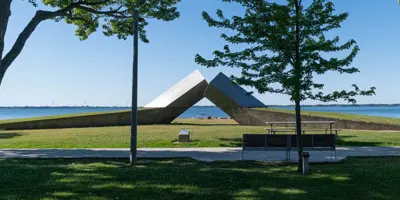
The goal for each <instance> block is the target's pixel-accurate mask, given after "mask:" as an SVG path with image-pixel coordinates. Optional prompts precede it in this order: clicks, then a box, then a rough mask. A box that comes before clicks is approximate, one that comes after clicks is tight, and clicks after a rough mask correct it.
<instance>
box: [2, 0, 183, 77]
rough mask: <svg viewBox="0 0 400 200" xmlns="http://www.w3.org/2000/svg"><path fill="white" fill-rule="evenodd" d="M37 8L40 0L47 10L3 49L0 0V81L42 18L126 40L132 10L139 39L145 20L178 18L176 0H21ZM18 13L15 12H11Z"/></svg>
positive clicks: (6, 7)
mask: <svg viewBox="0 0 400 200" xmlns="http://www.w3.org/2000/svg"><path fill="white" fill-rule="evenodd" d="M18 1H20V0H18ZM25 1H26V2H27V3H31V4H32V5H33V6H35V7H38V5H39V4H40V3H42V4H44V5H45V6H47V7H49V10H48V11H46V10H37V11H36V13H35V15H34V16H33V17H32V19H31V20H30V21H29V22H28V23H27V25H26V26H25V28H24V29H23V30H22V32H21V33H20V35H19V36H18V38H17V40H16V41H15V43H14V44H13V45H12V47H11V49H10V51H9V52H8V53H5V52H4V43H5V36H6V31H7V26H8V20H9V18H10V16H11V3H12V0H0V84H1V82H2V80H3V77H4V75H5V73H6V71H7V69H8V68H9V67H10V66H11V64H12V63H13V62H14V60H15V59H16V58H17V57H18V55H19V54H20V53H21V51H22V49H23V48H24V46H25V43H26V42H27V40H28V38H29V37H30V36H31V34H32V33H33V32H34V30H35V29H36V28H37V26H38V25H39V24H40V23H41V22H43V21H45V20H54V21H56V22H59V21H62V20H64V21H65V22H66V23H67V24H73V25H75V26H76V27H77V28H76V30H75V35H77V36H78V37H79V39H81V40H85V39H87V38H88V37H89V35H90V34H92V33H93V32H95V31H96V30H97V29H98V27H99V26H101V27H102V29H103V33H104V35H105V36H114V35H115V36H117V37H118V38H119V39H126V38H127V37H128V36H130V35H133V13H134V9H135V8H138V9H139V13H140V17H141V18H140V22H139V36H140V38H141V40H142V41H143V42H146V43H147V42H149V40H148V39H147V37H146V31H145V27H146V26H147V25H148V19H151V18H153V19H158V20H164V21H171V20H174V19H176V18H178V17H179V12H178V11H177V8H176V6H175V5H176V4H177V3H178V2H179V1H180V0H25ZM14 12H15V13H18V11H17V10H16V11H14Z"/></svg>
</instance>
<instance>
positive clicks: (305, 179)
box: [0, 158, 400, 200]
mask: <svg viewBox="0 0 400 200" xmlns="http://www.w3.org/2000/svg"><path fill="white" fill-rule="evenodd" d="M382 162H385V165H381V164H380V163H382ZM399 164H400V159H399V158H367V159H349V160H347V161H344V162H340V163H335V164H318V165H314V164H312V165H311V174H310V175H308V176H302V175H300V174H299V173H297V172H295V169H296V165H295V164H284V163H264V162H254V161H236V162H227V161H219V162H211V163H206V162H199V161H196V160H193V159H188V158H180V159H176V158H165V159H138V163H137V165H136V166H134V167H131V166H129V163H128V160H127V159H8V160H4V159H3V160H0V170H2V171H5V172H7V173H3V174H2V177H1V179H0V185H2V186H3V187H0V196H1V197H2V198H4V199H110V200H111V199H120V200H123V199H199V200H200V199H218V200H219V199H269V200H278V199H291V200H304V199H308V200H317V199H318V200H319V199H331V200H333V199H343V200H350V199H360V197H362V198H363V199H397V197H398V191H397V188H399V187H400V176H399V175H398V174H399V172H400V169H399V168H396V166H398V165H399ZM382 170H383V171H385V170H391V172H392V173H377V172H380V171H382ZM396 174H397V175H396ZM394 175H396V176H394ZM389 183H390V187H387V185H389ZM338 191H340V192H338Z"/></svg>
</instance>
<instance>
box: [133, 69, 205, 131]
mask: <svg viewBox="0 0 400 200" xmlns="http://www.w3.org/2000/svg"><path fill="white" fill-rule="evenodd" d="M207 85H208V83H207V81H206V80H205V78H204V77H203V75H202V74H201V73H200V71H198V70H195V71H194V72H192V73H191V74H189V75H188V76H187V77H185V78H184V79H182V80H181V81H180V82H178V83H177V84H175V85H174V86H173V87H171V88H170V89H168V90H167V91H165V92H164V93H163V94H161V95H160V96H158V97H157V98H156V99H154V100H153V101H151V102H150V103H148V104H147V105H145V106H144V108H145V109H149V110H150V111H148V110H144V111H142V113H143V114H142V115H140V116H139V121H142V122H145V123H141V124H168V123H171V122H172V121H173V120H174V119H175V118H177V117H178V116H179V115H181V114H182V113H183V112H185V111H186V110H187V109H189V108H190V107H192V106H193V105H195V104H196V103H197V102H199V101H200V100H201V99H203V98H204V96H203V93H204V91H205V89H206V88H207ZM153 110H155V111H156V112H153ZM139 114H140V113H139ZM144 119H145V120H144Z"/></svg>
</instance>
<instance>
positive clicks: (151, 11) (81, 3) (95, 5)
mask: <svg viewBox="0 0 400 200" xmlns="http://www.w3.org/2000/svg"><path fill="white" fill-rule="evenodd" d="M29 1H30V2H32V3H36V2H35V0H29ZM179 1H180V0H42V2H43V4H44V5H47V6H50V7H52V8H55V9H57V10H63V11H64V10H65V12H62V14H61V15H60V16H58V17H56V18H54V20H56V21H60V20H65V22H66V23H68V24H74V25H75V26H76V27H77V28H76V30H75V35H77V36H78V37H79V38H80V39H81V40H85V39H87V38H88V37H89V36H90V34H92V33H94V32H95V31H97V30H98V28H99V27H101V28H102V29H103V33H104V35H106V36H114V35H115V36H117V37H118V38H119V39H126V38H127V37H128V36H131V35H133V12H134V10H135V9H136V8H137V9H139V13H140V17H141V19H140V21H139V33H140V39H141V40H142V41H143V42H149V40H148V39H147V37H146V31H145V27H146V26H147V25H148V21H147V20H148V19H157V20H163V21H172V20H174V19H176V18H178V17H179V12H178V10H177V8H176V4H177V3H178V2H179ZM35 5H36V4H35Z"/></svg>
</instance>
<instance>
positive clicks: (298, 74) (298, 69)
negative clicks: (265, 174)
mask: <svg viewBox="0 0 400 200" xmlns="http://www.w3.org/2000/svg"><path fill="white" fill-rule="evenodd" d="M295 4H296V5H295V6H296V42H295V43H296V44H295V45H296V61H295V67H294V71H295V78H296V80H295V81H296V83H295V104H296V105H295V106H296V135H297V137H296V138H297V153H298V160H299V162H298V167H297V170H298V171H300V172H301V171H303V165H302V164H303V156H302V154H303V147H302V141H301V132H302V131H301V114H300V110H301V109H300V99H301V98H300V97H301V95H300V94H301V93H300V90H301V87H300V86H301V85H300V84H301V82H300V79H301V61H300V20H299V17H300V2H299V1H298V0H296V1H295Z"/></svg>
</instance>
